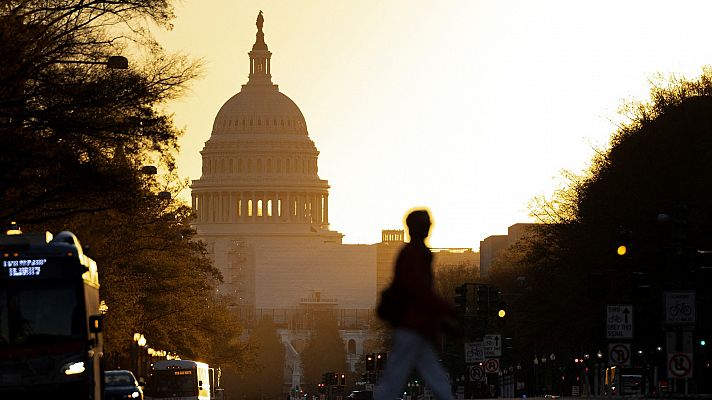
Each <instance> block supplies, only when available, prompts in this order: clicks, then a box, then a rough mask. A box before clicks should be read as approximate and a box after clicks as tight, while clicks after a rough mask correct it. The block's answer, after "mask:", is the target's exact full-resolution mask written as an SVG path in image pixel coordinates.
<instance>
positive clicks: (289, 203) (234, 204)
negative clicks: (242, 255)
mask: <svg viewBox="0 0 712 400" xmlns="http://www.w3.org/2000/svg"><path fill="white" fill-rule="evenodd" d="M192 199H193V211H194V212H195V213H196V215H197V218H198V222H200V223H210V222H297V223H300V222H301V223H313V224H319V225H327V224H328V223H329V194H328V193H326V192H282V191H241V192H195V191H194V192H193V195H192Z"/></svg>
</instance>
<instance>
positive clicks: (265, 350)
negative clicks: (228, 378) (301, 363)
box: [236, 316, 285, 399]
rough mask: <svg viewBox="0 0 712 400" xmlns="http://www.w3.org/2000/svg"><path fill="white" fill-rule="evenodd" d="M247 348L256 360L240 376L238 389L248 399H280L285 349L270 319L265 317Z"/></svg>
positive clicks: (256, 327) (237, 383)
mask: <svg viewBox="0 0 712 400" xmlns="http://www.w3.org/2000/svg"><path fill="white" fill-rule="evenodd" d="M247 345H248V348H249V349H250V351H251V352H252V354H253V356H254V360H253V363H254V365H252V366H251V367H250V368H245V369H243V370H242V371H240V372H239V373H238V374H239V375H238V379H236V386H237V387H238V388H239V392H240V393H241V394H242V397H243V398H246V399H263V398H271V399H277V398H279V397H281V395H282V383H283V381H284V353H285V350H284V345H283V344H282V340H281V338H280V336H279V333H278V332H277V329H276V326H275V325H274V322H272V319H271V318H270V317H269V316H263V317H262V319H260V321H259V322H258V323H257V326H255V328H254V330H253V331H252V332H251V334H250V339H249V341H248V344H247Z"/></svg>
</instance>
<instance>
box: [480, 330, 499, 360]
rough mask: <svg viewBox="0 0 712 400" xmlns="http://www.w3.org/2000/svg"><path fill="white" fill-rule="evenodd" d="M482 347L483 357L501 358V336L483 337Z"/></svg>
mask: <svg viewBox="0 0 712 400" xmlns="http://www.w3.org/2000/svg"><path fill="white" fill-rule="evenodd" d="M482 345H483V346H484V350H485V357H488V358H492V357H501V356H502V335H499V334H497V335H485V337H484V339H483V340H482Z"/></svg>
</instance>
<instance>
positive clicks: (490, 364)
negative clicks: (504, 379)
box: [485, 358, 499, 374]
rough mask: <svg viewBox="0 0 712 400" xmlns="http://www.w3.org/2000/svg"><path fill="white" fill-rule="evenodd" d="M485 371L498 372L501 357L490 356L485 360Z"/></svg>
mask: <svg viewBox="0 0 712 400" xmlns="http://www.w3.org/2000/svg"><path fill="white" fill-rule="evenodd" d="M485 372H486V373H488V374H496V373H497V372H499V358H488V359H486V360H485Z"/></svg>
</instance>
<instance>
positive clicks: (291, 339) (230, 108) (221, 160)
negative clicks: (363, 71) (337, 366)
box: [191, 13, 479, 386]
mask: <svg viewBox="0 0 712 400" xmlns="http://www.w3.org/2000/svg"><path fill="white" fill-rule="evenodd" d="M262 26H263V18H262V15H261V13H260V15H259V16H258V20H257V35H256V40H255V43H254V45H253V46H252V51H250V52H249V53H248V54H249V78H248V81H247V83H246V84H244V85H242V88H241V90H240V91H239V92H238V93H237V94H235V95H234V96H232V97H231V98H230V99H228V100H227V101H226V102H225V104H224V105H223V106H222V107H221V108H220V110H219V111H218V113H217V115H216V117H215V122H214V124H213V129H212V133H211V136H210V138H209V139H208V141H207V142H205V146H204V147H203V150H202V151H201V152H200V153H201V156H202V175H201V177H200V179H196V180H194V181H193V182H192V185H191V188H192V207H193V211H194V214H195V216H196V219H195V220H194V227H195V228H196V229H197V232H198V238H199V239H200V240H202V241H204V242H205V243H206V244H207V245H208V250H209V253H210V256H211V257H212V259H213V261H214V264H215V266H216V267H217V268H218V269H219V270H220V271H221V272H222V274H223V277H224V283H223V285H222V286H221V287H220V291H221V292H223V293H228V294H230V295H231V296H232V297H233V298H234V304H233V309H234V310H235V312H237V313H238V315H239V317H240V319H241V321H243V323H245V324H246V326H248V327H249V326H250V324H252V323H255V322H256V321H258V320H259V319H260V318H261V317H262V316H264V315H269V316H270V317H271V318H272V319H273V321H274V322H275V323H276V324H277V326H278V327H279V328H280V334H281V336H282V339H283V342H284V344H285V346H286V348H287V361H286V362H287V364H288V365H287V370H288V371H291V375H292V376H291V377H290V376H289V375H290V374H287V376H286V377H285V378H286V380H287V381H289V382H285V384H290V385H291V386H296V385H298V384H299V383H300V382H299V380H300V377H301V370H300V368H299V352H300V351H301V350H302V349H303V347H304V344H305V343H306V341H307V339H308V335H309V332H310V327H311V323H312V321H313V319H314V316H315V315H316V314H317V313H319V312H330V313H332V314H333V315H334V316H335V317H336V319H337V321H338V323H339V327H340V332H341V336H342V338H344V343H345V346H346V351H347V354H348V356H347V357H348V361H349V363H350V364H351V367H352V368H353V365H354V364H355V363H356V361H358V359H359V358H360V356H361V355H362V354H363V353H364V351H365V350H364V343H365V342H366V341H367V340H368V339H369V333H368V332H369V331H368V327H369V325H370V324H371V323H372V322H373V321H374V318H375V316H374V312H373V309H374V306H375V303H376V299H377V293H378V292H379V291H380V289H382V287H383V286H385V285H386V284H387V283H388V281H389V279H390V276H391V270H392V266H393V264H392V263H393V260H394V257H395V255H396V254H397V251H398V250H399V249H400V247H401V245H402V244H403V231H401V230H390V231H383V232H382V237H383V240H382V241H381V242H380V243H375V244H371V245H363V244H344V243H342V238H343V237H344V235H343V234H341V233H339V232H336V231H333V230H330V229H329V183H328V181H327V180H325V179H322V178H321V177H320V176H319V168H318V157H319V151H318V150H317V148H316V146H315V144H314V142H313V141H312V140H311V139H310V138H309V132H308V130H307V123H306V120H305V118H304V115H303V114H302V112H301V111H300V110H299V107H297V105H296V104H295V103H294V102H293V101H292V100H291V99H290V98H289V97H287V96H286V95H284V94H283V93H281V92H280V91H279V88H278V86H277V85H275V84H274V83H272V75H271V71H272V65H271V62H270V58H271V55H272V53H271V52H270V51H269V49H268V47H267V44H266V43H265V40H264V33H263V31H262ZM404 212H405V210H404ZM378 228H379V227H374V229H378ZM446 253H448V257H450V258H454V259H457V260H460V261H457V262H462V261H461V260H465V262H474V263H477V262H479V258H478V256H479V255H478V253H474V252H472V251H471V249H450V250H448V251H447V252H446Z"/></svg>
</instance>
